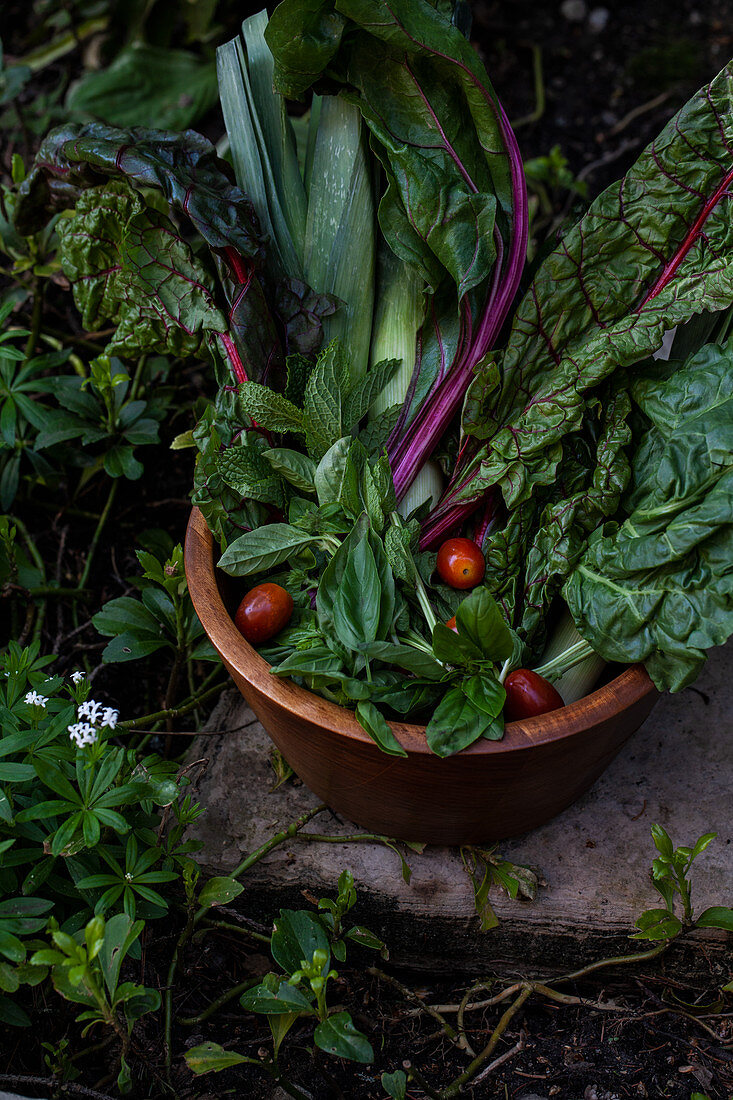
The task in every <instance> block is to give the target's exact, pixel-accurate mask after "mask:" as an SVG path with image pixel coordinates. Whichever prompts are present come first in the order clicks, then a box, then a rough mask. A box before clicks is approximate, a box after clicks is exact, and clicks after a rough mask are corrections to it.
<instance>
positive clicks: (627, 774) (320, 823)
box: [193, 646, 733, 973]
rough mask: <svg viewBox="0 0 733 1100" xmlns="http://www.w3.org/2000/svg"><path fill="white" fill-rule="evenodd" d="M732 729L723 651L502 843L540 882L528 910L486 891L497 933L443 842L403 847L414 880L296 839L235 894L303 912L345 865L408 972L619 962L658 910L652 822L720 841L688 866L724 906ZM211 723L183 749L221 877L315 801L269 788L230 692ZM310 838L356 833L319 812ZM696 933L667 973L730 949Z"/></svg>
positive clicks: (685, 839) (259, 743) (250, 725)
mask: <svg viewBox="0 0 733 1100" xmlns="http://www.w3.org/2000/svg"><path fill="white" fill-rule="evenodd" d="M732 727H733V647H730V646H729V647H727V648H726V649H724V650H719V651H717V652H716V653H714V655H713V656H712V658H711V659H710V660H709V662H708V665H707V667H706V670H705V672H704V673H703V675H702V677H701V678H700V680H699V681H698V683H697V684H696V685H695V687H694V688H692V689H688V690H687V691H685V692H683V693H682V694H679V695H676V696H665V697H663V698H662V699H661V700H660V702H659V703H658V704H657V706H656V708H655V709H654V711H653V712H652V715H651V717H650V718H649V719H648V720H647V722H646V723H645V725H644V726H643V727H642V729H641V730H640V731H639V732H638V733H637V734H636V735H635V736H634V738H633V739H632V740H631V742H630V743H629V744H628V745H627V746H626V748H625V749H623V750H622V752H621V755H620V756H619V757H617V759H616V760H615V761H614V762H613V763H612V764H611V766H610V767H609V768H608V770H607V771H606V773H605V774H604V775H603V776H602V777H601V779H600V780H599V781H598V782H597V783H596V784H595V786H594V787H593V788H592V790H591V791H590V792H588V794H587V795H585V796H584V797H583V798H582V799H581V800H580V801H579V802H578V803H576V804H575V806H572V807H570V809H568V810H566V811H565V812H564V813H563V814H561V815H560V816H559V817H557V818H556V819H555V820H554V821H552V822H550V823H549V824H548V825H545V826H544V827H542V828H540V829H536V830H535V831H534V832H532V833H528V834H526V835H525V836H522V837H518V838H517V839H514V840H508V841H502V842H501V844H500V845H499V850H500V852H501V855H502V856H503V857H504V858H506V859H509V860H511V861H513V862H515V863H521V864H527V865H529V866H531V867H533V868H535V869H538V870H539V871H541V873H542V875H543V877H544V879H545V880H546V881H547V886H546V887H545V888H543V889H541V891H540V893H539V896H538V898H537V899H536V901H534V902H532V903H530V902H512V901H511V900H510V899H508V898H507V897H506V896H505V895H504V894H502V893H500V892H499V891H497V890H494V891H492V904H493V905H494V908H495V910H496V912H497V913H498V915H499V917H500V925H499V928H498V929H495V930H493V931H492V932H491V933H490V934H489V935H482V934H481V933H480V932H479V930H478V925H477V921H476V918H475V915H474V907H473V895H472V889H471V885H470V882H469V880H468V877H467V875H466V873H465V871H464V869H463V865H462V861H461V857H460V853H459V851H458V850H457V849H450V848H439V847H429V848H426V849H425V851H424V852H423V854H421V855H420V854H415V853H412V852H406V856H407V859H408V862H409V864H410V866H411V868H412V879H411V882H410V884H409V885H408V884H407V883H405V882H404V881H403V878H402V876H401V874H400V863H399V859H398V857H397V856H396V855H395V854H394V853H393V852H392V851H390V850H389V849H388V848H386V847H385V846H384V845H382V844H379V843H373V842H369V843H363V842H362V843H358V844H324V843H308V842H306V841H303V840H301V839H300V838H299V839H296V840H293V841H291V842H288V843H287V844H286V845H283V846H281V847H279V848H277V849H275V850H274V851H273V852H272V853H270V854H269V855H268V856H267V857H266V858H265V859H264V860H263V861H261V862H260V863H259V864H256V865H255V866H254V867H253V868H252V869H251V870H250V871H249V872H248V874H247V879H246V886H247V889H246V891H245V894H243V895H242V899H240V900H241V901H242V902H243V903H244V902H246V906H247V911H248V912H249V913H250V914H251V913H253V909H252V903H253V902H255V901H256V904H257V906H258V908H259V910H260V912H262V913H264V914H267V915H268V916H270V915H272V914H273V913H274V912H276V910H277V908H278V907H280V906H281V905H301V904H303V901H302V897H301V891H305V892H307V893H309V894H311V895H316V896H320V895H321V894H324V893H331V892H333V890H334V885H335V882H336V879H337V877H338V873H339V871H340V870H341V869H343V868H344V867H348V868H349V869H350V870H351V871H352V872H353V874H354V877H355V879H356V882H357V886H358V890H359V899H360V900H359V905H358V909H357V910H356V912H355V916H356V918H357V919H358V920H359V921H360V922H361V923H365V924H368V925H370V926H371V927H373V928H374V930H375V931H377V932H379V933H380V934H383V936H384V938H385V939H386V940H387V941H388V942H389V944H390V946H391V948H392V957H393V960H395V961H400V962H404V963H405V964H406V965H412V966H425V967H430V968H435V967H436V966H440V965H442V966H443V967H445V968H449V969H455V970H460V971H464V972H468V973H470V972H479V973H480V972H481V971H482V970H483V969H485V968H486V967H488V966H490V965H491V966H494V965H495V964H497V963H504V964H506V965H507V966H509V968H511V967H512V966H513V965H514V964H520V963H521V964H522V965H526V964H528V963H533V964H535V965H537V966H548V967H554V966H558V965H559V966H562V967H563V968H565V967H566V966H571V967H573V966H576V965H580V964H582V963H583V962H585V961H588V960H590V959H592V958H596V957H598V956H599V954H603V953H608V952H611V953H615V952H617V951H622V952H627V951H628V950H629V949H630V948H631V946H632V945H631V944H629V942H628V940H627V939H626V936H627V935H628V932H629V931H630V930H631V927H632V925H633V921H634V919H635V917H636V916H637V915H638V914H639V912H640V911H642V910H643V909H646V908H650V907H652V906H655V905H656V904H657V900H656V899H657V895H656V894H655V891H654V890H653V889H652V887H651V885H650V882H649V878H648V870H649V866H650V863H651V859H652V857H653V848H652V843H651V837H650V833H649V829H650V826H651V825H652V823H654V822H659V823H660V824H662V825H664V827H665V828H666V829H667V830H668V832H669V833H670V835H671V837H672V839H673V841H674V842H675V843H676V844H691V843H692V842H693V841H694V840H695V839H696V838H697V837H698V836H699V835H700V834H701V833H703V832H707V831H716V832H717V833H718V839H717V840H716V841H714V842H713V844H712V845H711V847H710V848H708V849H707V851H706V852H705V853H704V854H703V855H702V856H701V857H700V859H699V861H698V863H697V864H696V867H695V874H694V901H695V904H696V907H697V908H698V911H701V910H702V909H703V908H705V907H706V906H708V905H713V904H717V905H721V904H729V905H730V904H733V842H732V841H733V820H732V815H731V779H732V778H733V737H731V734H732V733H733V728H732ZM210 728H211V729H215V730H221V731H222V733H221V734H220V735H213V736H211V735H209V736H207V737H205V738H204V737H202V738H200V739H199V740H198V741H197V742H196V744H195V747H194V750H193V751H194V752H195V753H196V755H197V756H199V757H200V756H208V757H209V759H210V763H209V767H208V770H207V772H206V775H205V776H204V778H203V779H202V782H201V785H200V789H199V796H200V798H201V801H202V802H203V804H204V806H206V807H207V813H206V815H205V816H204V817H202V818H201V819H200V821H199V822H197V824H196V826H195V827H194V830H193V832H194V834H195V835H196V836H198V837H199V838H200V839H201V840H203V842H204V848H203V850H202V852H201V854H200V857H199V858H201V859H202V861H203V862H204V864H205V865H206V866H208V867H209V868H210V869H211V870H212V871H214V872H216V873H219V874H221V873H227V872H229V871H231V870H232V869H233V868H234V867H235V866H236V865H237V864H238V863H239V862H240V861H241V860H242V859H243V858H244V856H245V855H247V854H248V853H249V852H251V851H253V850H254V849H256V848H257V847H259V845H260V844H262V843H263V841H264V840H266V839H267V837H268V836H270V835H271V834H272V833H273V832H275V831H277V830H278V829H279V828H282V827H283V826H284V825H287V824H288V823H289V822H291V821H293V820H294V819H295V818H297V817H298V816H299V815H300V814H302V813H303V811H304V810H306V809H307V808H308V807H311V806H315V805H316V804H317V802H318V800H317V799H316V798H315V796H314V795H312V794H311V793H310V791H308V790H307V788H305V787H304V786H303V785H302V784H300V783H299V782H298V783H296V784H295V785H293V784H292V783H288V784H286V785H285V786H283V787H281V788H280V789H279V790H277V791H275V792H273V793H270V791H269V788H270V787H271V786H272V783H273V773H272V770H271V768H270V765H269V753H270V742H269V740H268V738H267V736H266V734H265V733H264V731H263V729H262V727H261V726H260V725H259V723H258V722H257V721H256V719H255V718H254V715H253V714H252V712H251V711H250V710H249V708H248V707H247V706H246V705H245V704H244V702H243V701H242V700H241V699H240V698H239V696H238V695H236V693H234V692H232V693H230V694H228V695H227V696H226V697H225V698H224V700H223V701H222V703H221V704H220V706H219V707H218V708H217V711H216V712H215V714H214V715H213V716H212V721H211V723H210ZM307 831H309V832H318V833H328V834H332V835H337V834H341V835H348V834H351V833H354V832H358V831H359V830H358V828H357V827H355V826H353V825H352V824H351V823H349V822H344V821H343V820H342V819H340V818H338V817H336V815H334V814H332V813H331V812H330V811H328V812H326V813H322V814H321V815H320V816H319V817H317V818H316V819H315V820H314V821H313V822H311V823H310V824H309V825H308V826H307ZM403 851H404V848H403ZM695 936H696V937H698V938H699V939H702V940H704V944H703V946H704V952H703V953H702V955H701V953H700V952H699V951H692V949H689V950H688V949H685V948H680V949H679V950H677V952H676V954H675V956H674V966H675V967H677V968H685V967H688V965H692V963H691V960H692V958H693V956H694V958H695V960H696V965H697V963H699V960H700V958H701V957H702V958H707V959H708V960H709V961H710V965H711V966H716V967H717V966H722V965H723V962H722V960H723V958H724V955H725V949H726V943H727V945H728V946H730V940H729V939H727V938H726V936H725V935H724V934H722V933H720V934H719V933H717V932H709V933H695ZM642 946H643V945H642Z"/></svg>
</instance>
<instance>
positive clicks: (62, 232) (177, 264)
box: [57, 181, 226, 357]
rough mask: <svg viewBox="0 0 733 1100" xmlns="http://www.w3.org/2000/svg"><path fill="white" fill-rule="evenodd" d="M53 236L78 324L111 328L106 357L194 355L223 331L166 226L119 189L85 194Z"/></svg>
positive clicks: (198, 269)
mask: <svg viewBox="0 0 733 1100" xmlns="http://www.w3.org/2000/svg"><path fill="white" fill-rule="evenodd" d="M57 232H58V235H59V241H60V248H59V257H60V259H61V263H62V266H63V269H64V272H65V274H66V275H67V276H68V277H69V279H70V280H71V282H72V285H73V288H74V299H75V301H76V304H77V306H78V308H79V310H80V312H81V315H82V324H83V325H84V327H85V328H86V329H89V330H91V331H94V330H96V329H99V328H102V327H103V326H104V324H105V322H107V321H112V322H113V324H114V325H115V326H116V331H115V334H114V336H113V337H112V339H111V341H110V342H109V343H108V345H107V348H106V354H108V355H112V354H119V355H123V356H127V357H130V356H133V355H138V354H140V352H141V351H157V352H167V353H170V354H172V355H194V354H196V352H198V350H199V348H200V346H201V341H202V338H203V337H205V336H206V335H207V334H209V335H210V334H212V333H220V332H223V331H224V330H225V329H226V321H225V318H224V315H223V313H222V312H221V310H220V309H219V308H218V306H217V305H216V302H215V301H214V285H213V280H212V279H211V277H210V275H209V274H208V273H207V272H206V270H205V268H204V267H203V265H202V264H201V262H200V261H198V260H196V259H195V258H194V256H193V253H192V252H191V249H190V248H189V246H188V245H187V244H186V243H185V241H184V240H183V239H182V238H181V237H180V236H179V235H178V234H177V232H176V231H175V229H174V227H173V224H172V223H171V222H170V221H169V220H168V218H165V217H163V216H162V215H161V214H159V213H158V212H157V211H156V210H153V209H152V208H151V207H149V206H146V205H145V203H144V202H143V201H142V199H141V198H140V196H139V195H138V194H136V192H134V191H133V190H132V189H131V188H130V187H129V185H127V184H125V183H124V182H122V181H110V182H109V183H108V184H107V185H106V186H104V187H94V188H91V189H90V190H88V191H85V192H84V193H83V194H82V195H81V196H80V198H79V201H78V202H77V204H76V210H75V212H74V215H73V217H72V218H69V219H61V220H60V221H59V223H58V225H57ZM171 321H173V322H174V323H173V324H171Z"/></svg>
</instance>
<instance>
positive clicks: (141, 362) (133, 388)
mask: <svg viewBox="0 0 733 1100" xmlns="http://www.w3.org/2000/svg"><path fill="white" fill-rule="evenodd" d="M147 358H148V357H147V355H141V356H140V358H139V359H138V361H137V366H136V368H135V375H134V377H133V379H132V382H131V384H130V394H129V400H130V401H134V400H135V398H136V397H137V393H138V390H139V389H140V382H141V380H142V375H143V369H144V367H145V363H146V361H147Z"/></svg>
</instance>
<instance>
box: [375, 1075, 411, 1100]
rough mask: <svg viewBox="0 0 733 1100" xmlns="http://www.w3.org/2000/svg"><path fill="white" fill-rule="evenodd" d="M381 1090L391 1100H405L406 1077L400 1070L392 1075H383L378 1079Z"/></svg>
mask: <svg viewBox="0 0 733 1100" xmlns="http://www.w3.org/2000/svg"><path fill="white" fill-rule="evenodd" d="M380 1081H381V1084H382V1088H383V1089H384V1091H385V1092H386V1093H387V1096H389V1097H391V1100H405V1097H406V1096H407V1077H406V1076H405V1074H404V1072H403V1071H402V1070H401V1069H398V1070H395V1072H394V1073H383V1074H382V1076H381V1077H380Z"/></svg>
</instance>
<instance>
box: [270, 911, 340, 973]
mask: <svg viewBox="0 0 733 1100" xmlns="http://www.w3.org/2000/svg"><path fill="white" fill-rule="evenodd" d="M270 946H271V950H272V957H273V959H274V960H275V962H276V963H278V964H279V965H280V966H281V967H282V968H283V970H284V971H286V973H288V974H294V973H295V971H296V970H299V969H300V966H301V963H302V962H303V960H304V959H305V960H306V961H308V960H310V959H312V957H313V952H314V951H316V950H320V951H325V952H326V953H327V954H328V955H329V956H330V951H329V946H328V936H327V935H326V932H325V930H324V928H323V925H322V924H321V922H320V921H319V920H318V918H317V917H315V916H313V914H312V913H308V912H306V911H305V910H302V909H281V910H280V915H279V916H278V917H277V918H276V920H275V923H274V926H273V932H272V940H271V945H270ZM323 970H324V972H325V971H327V970H328V964H327V965H326V966H324V967H323Z"/></svg>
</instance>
